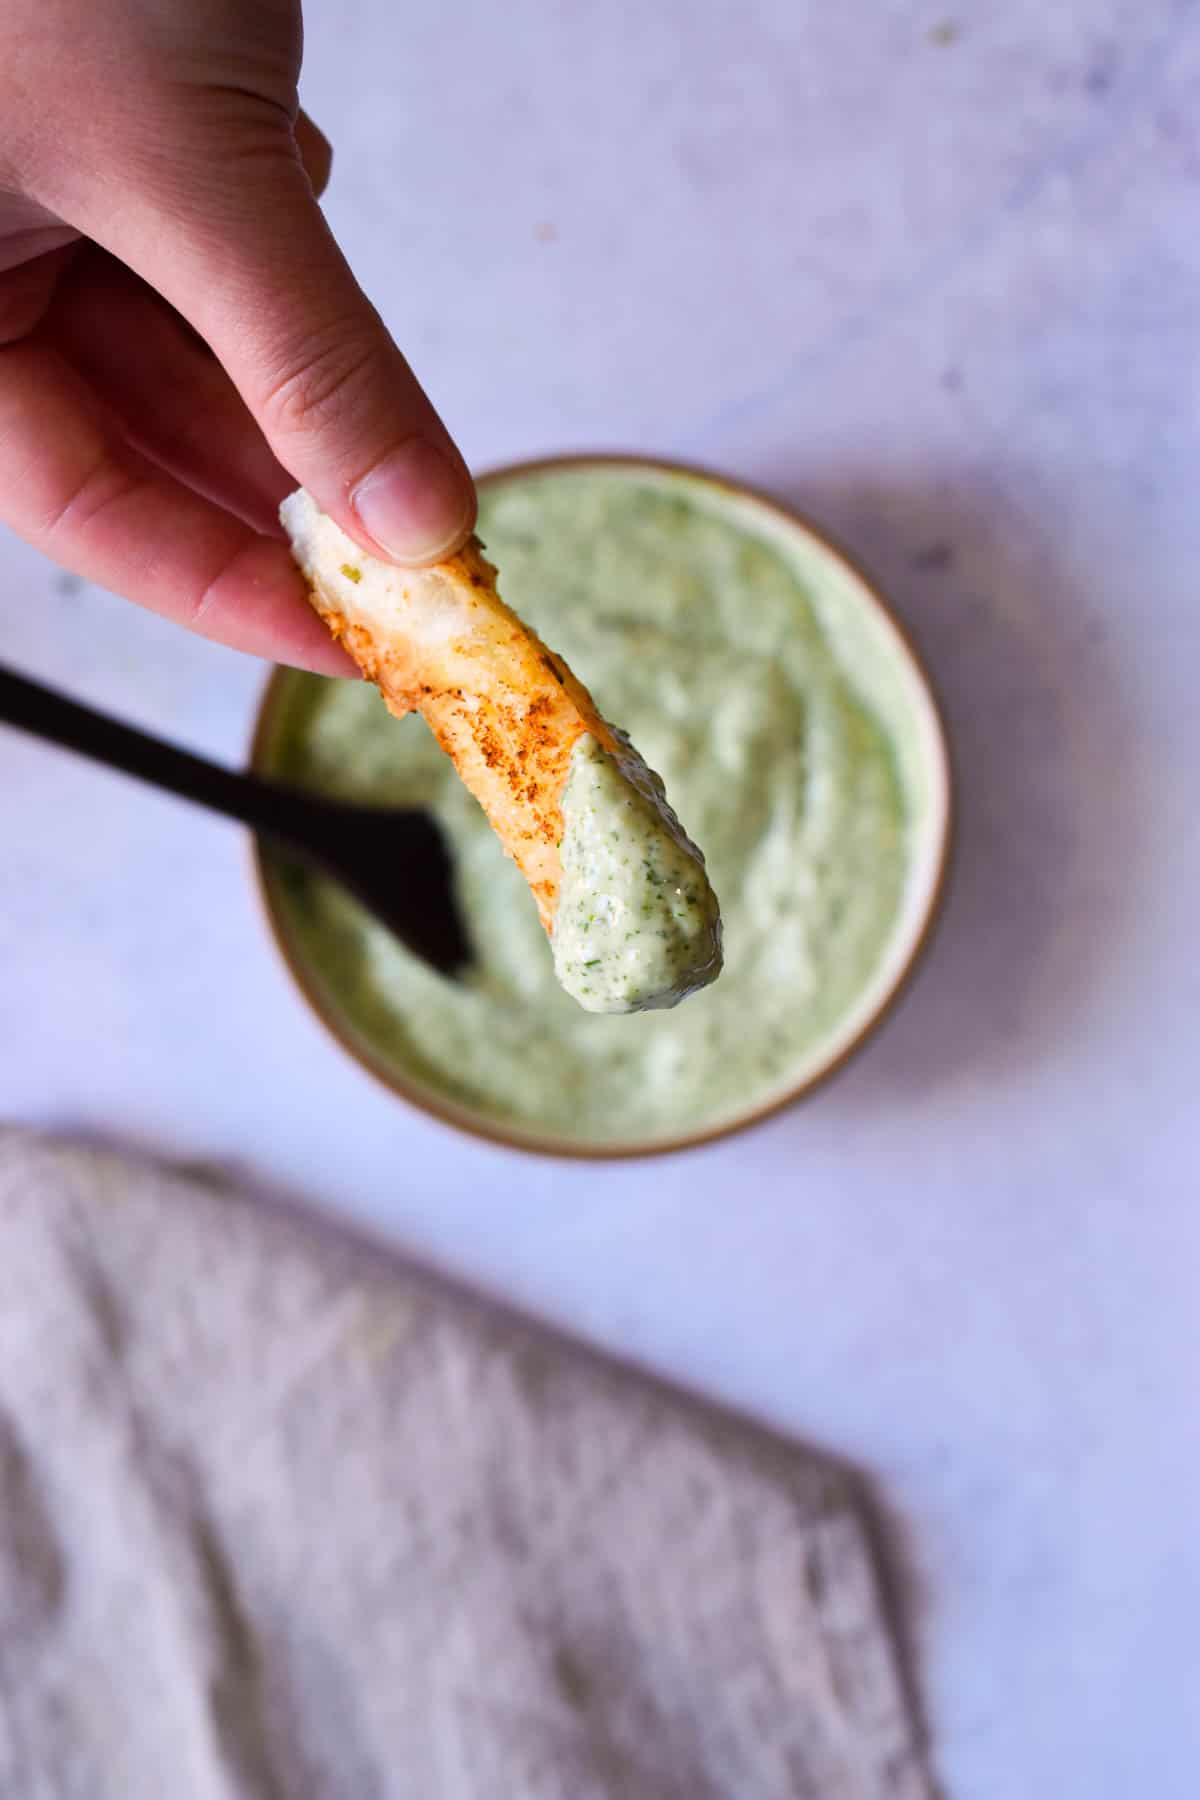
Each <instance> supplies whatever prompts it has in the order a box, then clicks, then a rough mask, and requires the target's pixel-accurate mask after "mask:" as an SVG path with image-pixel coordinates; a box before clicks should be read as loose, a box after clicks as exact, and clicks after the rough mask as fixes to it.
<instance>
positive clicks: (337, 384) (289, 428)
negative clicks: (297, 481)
mask: <svg viewBox="0 0 1200 1800" xmlns="http://www.w3.org/2000/svg"><path fill="white" fill-rule="evenodd" d="M381 362H382V357H381V354H380V348H379V345H378V344H377V343H374V342H372V341H371V339H370V338H369V337H364V335H363V333H362V332H361V331H352V330H350V329H348V328H347V327H346V326H345V325H344V324H339V325H336V326H332V327H330V328H328V329H327V330H325V331H324V332H322V333H321V334H320V336H319V337H316V338H312V339H310V340H308V341H307V342H306V343H304V344H302V345H300V346H298V347H297V348H296V349H295V350H294V351H293V352H292V353H291V354H289V355H288V356H287V358H286V359H285V360H284V361H283V363H282V366H281V368H280V369H279V371H278V372H277V373H275V374H274V375H273V376H272V378H271V379H270V381H269V383H268V386H267V391H266V394H265V396H264V399H263V403H262V413H263V417H264V419H265V421H266V422H267V424H268V426H269V427H270V428H271V429H272V430H274V431H276V432H278V433H279V434H280V435H281V436H284V437H291V436H296V435H300V434H304V435H311V434H312V433H314V432H320V431H322V430H324V429H326V428H327V427H328V426H329V425H331V424H332V423H334V422H335V421H338V420H341V419H344V418H345V416H346V414H347V413H348V412H349V413H352V412H354V411H355V410H357V409H358V408H359V407H361V406H364V405H366V404H367V403H369V402H370V400H371V398H372V396H373V394H375V393H377V392H378V391H379V387H380V382H381V378H382V374H383V371H382V369H381V366H380V365H381Z"/></svg>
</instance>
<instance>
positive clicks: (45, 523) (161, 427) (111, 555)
mask: <svg viewBox="0 0 1200 1800" xmlns="http://www.w3.org/2000/svg"><path fill="white" fill-rule="evenodd" d="M299 68H300V5H299V0H86V3H81V0H5V3H4V5H3V8H2V9H0V517H3V518H4V519H6V520H7V521H8V523H9V524H10V525H12V526H13V528H14V529H15V530H16V531H18V532H19V533H20V534H21V536H22V537H24V538H27V539H28V540H29V542H30V543H32V544H35V545H36V546H37V547H38V548H39V549H41V550H44V551H45V552H46V553H47V554H48V555H50V556H52V557H54V558H55V559H56V560H57V561H58V562H61V563H64V564H66V565H67V566H69V567H70V568H72V569H74V570H76V571H77V572H78V573H79V574H81V575H84V576H85V577H87V578H88V579H89V580H94V581H97V582H99V583H101V584H102V585H103V586H105V587H108V588H112V589H115V590H116V591H117V592H119V593H122V594H125V595H127V596H128V597H129V599H131V600H135V601H137V602H138V603H139V604H141V605H143V606H148V607H150V608H152V609H153V610H154V611H156V612H161V613H165V614H167V615H168V616H169V617H171V618H173V619H177V620H179V622H180V623H182V624H184V625H188V626H190V627H191V628H192V629H193V630H196V631H201V632H203V633H205V634H206V635H207V636H210V637H215V638H220V639H221V640H222V641H223V642H225V643H227V644H231V645H233V646H235V647H236V648H238V649H241V650H249V651H253V652H254V653H255V654H257V655H260V656H267V657H272V658H274V659H277V660H279V661H287V662H294V663H297V664H300V665H301V666H304V667H309V668H317V669H322V670H324V671H326V672H332V673H342V674H346V673H351V672H352V671H351V668H350V664H349V661H348V659H346V658H344V657H343V655H342V652H341V651H339V650H337V649H336V648H335V647H334V646H333V645H332V643H331V642H330V641H329V640H328V639H327V637H326V635H325V631H324V627H323V626H322V625H321V624H320V623H319V621H318V620H317V619H316V617H315V616H314V615H313V614H312V613H311V612H310V611H309V608H308V606H307V604H306V602H305V600H304V597H303V588H302V584H301V581H300V578H299V575H298V574H297V572H296V570H295V568H294V567H293V565H292V561H291V557H290V555H289V553H288V550H287V548H286V546H285V544H284V543H283V541H282V538H281V536H280V534H279V529H278V524H277V521H276V517H275V509H276V507H277V506H278V503H279V501H280V499H281V498H282V497H283V495H284V494H285V493H286V492H287V491H288V490H289V489H290V488H292V487H294V486H295V485H296V484H297V483H303V484H304V486H306V487H308V488H309V489H311V491H312V492H313V494H314V495H315V497H316V499H317V500H318V502H319V503H320V505H321V506H322V507H323V508H324V509H325V510H326V511H327V512H329V513H332V514H333V516H334V517H335V518H336V519H338V520H339V522H340V523H341V524H342V525H343V526H344V527H345V529H346V530H347V531H349V532H350V533H351V534H352V535H353V536H354V537H355V538H356V539H357V540H358V541H359V542H360V543H361V544H363V546H364V547H365V548H368V549H375V550H376V551H378V552H381V553H382V554H383V555H385V556H388V557H391V558H392V560H394V561H397V562H409V563H423V562H430V561H433V560H435V559H436V558H437V557H438V556H439V555H445V554H448V553H449V552H450V551H452V550H454V549H456V548H457V547H458V546H459V544H461V542H462V541H463V540H464V538H465V537H466V536H467V534H468V533H469V531H470V530H471V527H472V525H473V523H474V518H475V497H474V490H473V488H472V485H471V480H470V476H469V475H468V473H467V470H466V467H465V464H464V463H463V460H462V458H461V456H460V455H459V453H458V451H457V450H456V448H455V446H454V444H453V442H452V440H451V438H450V436H449V434H448V433H447V431H446V428H445V426H444V425H443V424H442V422H441V420H440V419H439V418H438V416H437V414H436V412H435V411H434V409H433V407H432V405H431V404H430V402H429V400H428V399H427V398H426V396H425V394H424V393H423V392H422V390H421V388H420V386H419V385H418V383H417V380H416V378H415V376H414V375H413V374H412V371H411V370H410V369H409V367H408V364H407V363H406V362H405V360H404V358H403V357H402V356H401V354H400V352H399V350H398V349H397V348H396V346H395V344H394V343H393V342H392V340H391V338H390V337H389V336H388V333H387V332H386V330H385V329H384V326H383V324H382V322H381V320H380V319H379V316H378V314H377V313H376V312H375V311H374V309H373V308H372V307H371V306H370V304H369V303H368V301H367V299H366V298H365V296H364V295H363V293H362V291H361V289H360V288H359V287H358V285H357V283H356V282H355V280H354V277H353V276H352V275H351V273H350V270H349V268H348V267H347V264H346V262H345V260H344V258H343V257H342V255H341V253H340V251H339V250H338V247H337V245H336V244H335V242H334V240H333V238H332V236H331V234H330V232H329V230H328V227H327V226H326V224H325V221H324V219H323V217H322V214H321V211H320V208H319V206H318V204H317V199H316V195H317V193H319V192H320V190H321V187H322V185H323V183H324V180H325V178H326V176H327V174H328V169H329V149H328V146H327V145H326V144H325V141H324V139H323V138H322V137H321V135H320V133H319V132H317V131H316V129H315V127H313V126H312V125H311V124H310V123H309V122H308V121H307V120H306V119H305V117H304V115H303V114H302V113H300V112H299V109H298V101H297V91H296V83H297V79H298V75H299ZM209 347H211V351H210V348H209ZM212 353H215V355H214V354H212Z"/></svg>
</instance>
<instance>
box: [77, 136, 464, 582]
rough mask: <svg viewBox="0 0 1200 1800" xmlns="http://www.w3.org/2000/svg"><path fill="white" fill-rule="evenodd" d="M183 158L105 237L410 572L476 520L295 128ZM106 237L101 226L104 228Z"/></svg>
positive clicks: (365, 532) (280, 440) (139, 195)
mask: <svg viewBox="0 0 1200 1800" xmlns="http://www.w3.org/2000/svg"><path fill="white" fill-rule="evenodd" d="M204 151H205V154H203V155H202V156H200V155H195V156H193V155H186V154H183V153H181V158H180V161H179V163H178V164H176V159H175V158H174V157H172V158H171V159H170V160H171V167H170V168H169V169H168V170H167V171H166V173H165V175H164V174H163V173H162V172H161V168H160V172H159V173H158V174H157V175H156V176H155V177H154V178H152V181H151V186H150V191H149V192H148V193H146V192H144V191H139V192H136V193H134V194H133V195H127V196H124V197H123V198H124V204H123V205H122V206H121V207H120V208H117V209H115V211H114V213H113V214H112V215H110V216H111V217H112V220H113V222H112V224H111V225H110V224H109V223H108V222H107V221H96V222H94V223H93V222H89V225H88V229H89V230H90V232H91V235H92V236H94V237H97V238H99V240H100V241H101V242H102V243H104V244H105V247H106V248H107V249H110V250H112V251H113V252H114V253H115V254H116V255H118V256H119V257H121V259H122V260H123V261H124V262H126V263H128V264H129V265H130V266H131V267H132V268H134V269H135V270H136V271H137V273H138V274H139V275H141V276H142V277H143V278H144V279H145V280H147V281H149V282H150V283H151V285H152V286H153V287H155V288H157V289H158V291H159V292H160V293H161V294H163V295H164V296H165V298H166V299H168V300H169V301H170V302H171V304H172V305H173V306H174V307H175V308H176V309H177V311H179V312H181V313H182V314H183V315H184V317H185V318H186V319H187V320H188V321H189V323H190V324H191V325H193V326H194V327H195V329H196V330H197V331H198V332H199V333H200V335H201V336H202V337H203V338H205V339H206V341H207V342H208V343H209V344H210V345H211V347H212V349H213V350H214V351H215V353H216V355H217V357H218V358H219V359H220V361H221V363H222V364H223V365H224V367H225V369H226V371H227V372H228V374H229V375H230V377H231V378H232V380H233V382H234V384H235V386H236V387H237V389H238V391H239V393H240V394H241V396H242V399H243V400H244V401H245V403H246V405H247V407H248V408H249V410H250V412H251V413H252V414H253V416H254V418H255V419H256V421H257V423H258V425H259V426H260V428H261V430H262V432H263V434H264V435H265V437H266V439H267V441H268V443H269V444H270V446H271V448H272V450H273V451H274V453H275V455H276V456H277V457H278V459H279V461H280V462H281V463H282V465H283V467H284V468H285V469H286V470H287V471H288V473H289V474H290V475H292V476H293V477H294V478H295V480H296V481H298V482H300V483H301V484H302V485H303V486H305V487H307V488H308V489H309V490H310V492H311V493H312V494H313V495H314V497H315V498H316V500H317V502H318V504H319V505H320V506H321V507H322V508H323V509H324V510H325V511H326V512H328V513H330V514H332V516H333V517H334V518H336V519H337V520H338V521H339V523H340V524H341V525H343V526H344V527H345V529H346V530H347V531H349V532H350V533H351V534H352V536H354V537H356V538H357V539H358V540H359V541H360V542H361V543H363V544H364V546H365V547H367V548H372V549H377V550H379V551H381V552H382V553H383V555H384V556H386V557H389V558H390V559H392V560H393V561H396V562H401V563H425V562H433V561H436V560H437V559H438V558H439V557H441V556H446V555H449V554H451V553H452V552H453V551H454V550H456V549H458V548H459V546H460V545H461V544H462V542H463V541H464V539H465V538H466V537H467V536H468V535H469V533H470V531H471V529H472V527H473V525H474V522H475V492H474V488H473V485H472V482H471V478H470V475H469V473H468V471H467V467H466V464H465V462H464V461H463V458H462V456H461V454H460V453H459V451H458V449H457V448H456V446H455V444H454V441H453V439H452V438H451V436H450V434H449V432H448V431H447V430H446V427H445V426H444V425H443V423H442V421H441V419H440V418H439V417H438V415H437V413H436V411H435V410H434V407H433V405H432V404H431V402H430V400H429V399H428V397H427V395H426V394H425V392H424V390H423V389H422V388H421V386H420V383H419V382H418V381H417V378H416V376H415V375H414V374H413V372H412V370H411V369H410V368H409V366H408V363H407V362H406V361H405V359H404V357H403V356H402V355H401V353H400V351H399V349H398V348H397V346H396V344H395V343H394V342H393V340H392V338H391V336H390V334H389V333H388V331H387V329H386V328H385V326H384V324H383V321H382V319H381V318H380V317H379V314H378V313H377V312H376V311H375V309H374V307H373V306H372V305H371V304H370V302H369V301H368V300H367V298H366V296H365V294H364V293H363V292H362V289H361V288H360V287H359V286H358V283H357V282H356V281H355V279H354V276H353V275H352V273H351V271H350V268H349V266H348V265H347V263H346V260H345V258H344V257H343V255H342V253H341V251H340V250H339V248H338V246H337V244H336V242H335V240H334V238H333V235H332V233H331V232H330V230H329V227H328V225H327V224H326V222H325V219H324V216H323V214H322V212H321V209H320V207H319V206H318V205H317V201H316V198H315V196H314V194H313V191H312V186H311V184H310V182H309V178H308V176H307V174H306V173H305V170H304V167H303V163H302V161H301V158H300V154H299V152H298V150H297V148H296V143H295V139H294V137H293V135H292V131H291V128H290V126H289V125H288V124H287V122H286V120H285V119H284V118H283V117H282V115H280V114H278V113H274V114H272V116H271V118H270V120H269V121H268V120H262V121H259V122H257V123H256V124H255V126H254V128H253V129H252V130H251V132H250V133H249V134H248V135H247V134H242V135H239V136H233V137H232V138H229V137H227V138H225V139H224V140H222V142H221V145H220V147H219V148H218V149H217V152H216V154H213V153H212V147H211V145H205V146H204ZM97 225H99V226H100V229H97Z"/></svg>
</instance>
